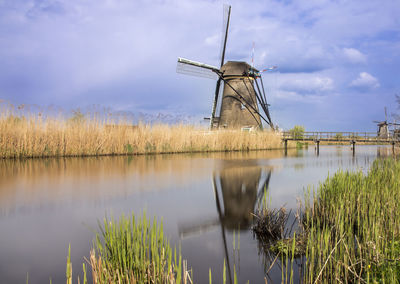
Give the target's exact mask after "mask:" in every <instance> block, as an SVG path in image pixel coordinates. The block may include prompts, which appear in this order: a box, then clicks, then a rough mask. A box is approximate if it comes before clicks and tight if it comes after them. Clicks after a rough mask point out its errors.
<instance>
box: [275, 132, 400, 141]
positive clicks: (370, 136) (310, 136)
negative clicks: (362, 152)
mask: <svg viewBox="0 0 400 284" xmlns="http://www.w3.org/2000/svg"><path fill="white" fill-rule="evenodd" d="M282 139H283V140H297V141H360V142H391V141H399V139H398V137H393V135H392V134H391V133H390V134H388V136H387V137H382V136H377V133H376V132H327V131H324V132H319V131H318V132H317V131H308V132H302V133H295V132H292V131H284V132H282Z"/></svg>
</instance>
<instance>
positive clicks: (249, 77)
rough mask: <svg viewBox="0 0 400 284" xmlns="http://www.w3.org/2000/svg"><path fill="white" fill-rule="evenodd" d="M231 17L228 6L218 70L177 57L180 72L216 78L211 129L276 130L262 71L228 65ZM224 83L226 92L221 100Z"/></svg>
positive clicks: (249, 67) (226, 7)
mask: <svg viewBox="0 0 400 284" xmlns="http://www.w3.org/2000/svg"><path fill="white" fill-rule="evenodd" d="M230 15H231V6H225V7H224V21H223V23H224V26H223V31H224V32H223V37H222V38H223V43H222V48H221V50H222V51H221V55H220V58H221V61H220V65H219V67H216V66H212V65H208V64H204V63H200V62H196V61H192V60H188V59H184V58H178V65H177V72H178V73H182V74H187V75H194V76H201V77H208V78H216V79H217V83H216V88H215V94H214V101H213V104H212V110H211V117H210V127H211V129H215V128H262V122H265V123H266V124H268V125H269V126H270V127H271V128H272V129H273V124H272V121H271V116H270V113H269V109H268V106H269V105H268V103H267V99H266V95H265V91H264V85H263V82H262V78H261V73H260V71H259V70H257V69H255V68H254V67H252V66H250V65H249V64H248V63H246V62H242V61H227V62H225V50H226V43H227V39H228V31H229V22H230ZM258 79H259V80H260V83H259V82H258ZM221 83H222V86H223V92H222V98H221V99H220V98H219V94H220V89H221ZM218 104H219V106H220V107H219V113H217V105H218Z"/></svg>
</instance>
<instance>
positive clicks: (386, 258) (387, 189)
mask: <svg viewBox="0 0 400 284" xmlns="http://www.w3.org/2000/svg"><path fill="white" fill-rule="evenodd" d="M399 177H400V162H399V161H395V160H393V159H385V160H376V161H375V162H374V163H373V165H372V167H371V169H370V171H369V172H368V174H367V175H364V174H363V173H362V172H356V173H351V172H342V171H339V172H338V173H336V174H335V175H334V176H333V177H330V178H328V179H327V180H326V181H325V182H324V183H323V184H322V185H321V186H320V189H319V191H318V193H316V194H314V195H313V196H312V198H307V197H306V199H305V208H304V215H303V230H304V231H305V232H306V234H307V245H306V250H305V258H306V265H305V271H304V276H305V282H306V283H315V282H317V281H318V282H324V283H331V282H339V281H340V282H342V283H348V282H357V283H368V282H371V283H377V282H383V283H385V282H387V283H399V281H400V210H399V205H400V178H399ZM309 197H310V196H309Z"/></svg>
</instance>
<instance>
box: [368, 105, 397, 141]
mask: <svg viewBox="0 0 400 284" xmlns="http://www.w3.org/2000/svg"><path fill="white" fill-rule="evenodd" d="M373 122H374V123H376V124H377V126H378V132H377V136H378V137H379V138H384V139H388V138H389V137H390V132H389V126H399V125H400V123H395V122H388V121H387V110H386V107H385V120H384V121H376V120H375V121H373ZM393 132H394V136H398V135H396V134H397V133H399V132H398V130H397V129H395V130H394V131H393ZM399 136H400V135H399Z"/></svg>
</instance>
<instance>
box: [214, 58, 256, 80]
mask: <svg viewBox="0 0 400 284" xmlns="http://www.w3.org/2000/svg"><path fill="white" fill-rule="evenodd" d="M250 70H253V71H256V72H259V71H258V70H257V69H255V68H253V67H251V66H250V65H249V64H248V63H246V62H244V61H228V62H226V63H225V64H224V65H222V67H221V72H223V74H224V77H225V76H243V75H246V74H248V73H249V71H250Z"/></svg>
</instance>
